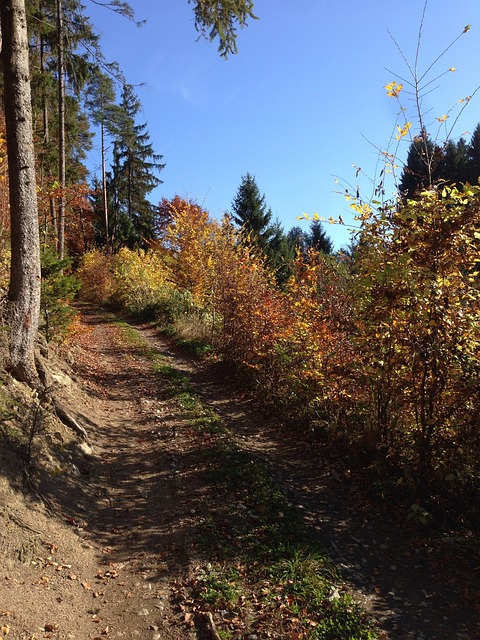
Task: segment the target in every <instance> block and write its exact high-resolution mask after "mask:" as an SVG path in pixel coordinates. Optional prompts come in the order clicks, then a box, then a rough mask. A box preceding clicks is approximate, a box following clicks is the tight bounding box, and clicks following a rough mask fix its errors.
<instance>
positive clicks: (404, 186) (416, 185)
mask: <svg viewBox="0 0 480 640" xmlns="http://www.w3.org/2000/svg"><path fill="white" fill-rule="evenodd" d="M441 158H442V152H441V149H440V148H439V147H438V146H437V145H436V144H434V143H433V142H432V140H431V139H430V136H429V135H428V133H427V132H426V131H423V132H422V133H421V134H420V135H419V136H416V138H415V140H414V141H413V142H412V144H411V145H410V148H409V150H408V154H407V162H406V164H405V167H404V169H403V171H402V175H401V178H400V184H399V191H400V193H401V195H402V196H403V197H404V198H407V199H411V198H414V197H415V195H416V194H418V192H419V191H421V190H422V189H426V188H428V187H430V186H431V185H433V184H434V183H435V181H436V180H437V178H438V176H439V168H440V161H441Z"/></svg>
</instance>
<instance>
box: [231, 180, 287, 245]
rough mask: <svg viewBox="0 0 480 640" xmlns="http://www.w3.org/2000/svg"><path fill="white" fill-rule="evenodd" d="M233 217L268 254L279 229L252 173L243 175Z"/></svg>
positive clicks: (233, 205)
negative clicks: (273, 221) (273, 222)
mask: <svg viewBox="0 0 480 640" xmlns="http://www.w3.org/2000/svg"><path fill="white" fill-rule="evenodd" d="M232 218H233V221H234V222H235V223H236V224H237V225H238V226H239V227H241V228H242V230H243V231H244V233H245V236H248V237H249V238H250V240H251V241H252V242H254V243H255V244H256V245H257V246H258V247H259V248H260V249H261V250H262V251H263V252H264V253H265V254H268V247H269V245H270V243H271V242H272V240H273V238H274V237H275V235H276V233H277V232H278V230H277V228H276V227H275V225H274V224H271V221H272V211H271V209H269V208H267V205H266V201H265V196H264V195H261V193H260V189H259V188H258V185H257V183H256V181H255V178H254V176H252V175H251V174H250V173H247V174H246V175H245V176H243V177H242V182H241V184H240V187H239V188H238V191H237V195H236V196H235V199H234V201H233V203H232Z"/></svg>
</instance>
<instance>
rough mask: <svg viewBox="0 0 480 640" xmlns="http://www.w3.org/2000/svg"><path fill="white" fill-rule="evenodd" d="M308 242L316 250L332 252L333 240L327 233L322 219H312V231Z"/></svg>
mask: <svg viewBox="0 0 480 640" xmlns="http://www.w3.org/2000/svg"><path fill="white" fill-rule="evenodd" d="M307 244H308V246H309V247H310V248H312V249H315V250H316V251H322V252H323V253H327V254H330V253H332V251H333V242H332V240H331V238H330V237H329V236H328V235H327V233H326V231H325V229H324V228H323V225H322V223H321V222H320V220H312V222H311V223H310V233H309V234H308V236H307Z"/></svg>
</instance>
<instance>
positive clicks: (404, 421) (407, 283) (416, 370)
mask: <svg viewBox="0 0 480 640" xmlns="http://www.w3.org/2000/svg"><path fill="white" fill-rule="evenodd" d="M362 217H363V222H362V226H363V228H362V234H361V242H360V247H359V250H358V259H357V261H356V290H355V293H356V297H355V300H356V309H355V313H356V322H357V327H358V329H357V332H356V336H355V340H356V348H357V352H358V358H359V362H360V364H361V366H360V367H359V368H358V369H357V373H356V379H357V382H358V385H359V386H360V387H361V388H364V389H366V390H367V392H368V396H369V406H370V418H369V423H370V427H371V428H373V429H374V430H375V431H376V433H377V435H378V438H379V440H382V441H383V442H384V443H386V444H388V446H389V448H390V451H391V455H392V456H394V457H395V459H396V461H397V463H401V462H402V460H403V462H404V464H406V465H409V466H410V468H413V469H415V473H416V478H417V479H418V480H419V481H421V480H422V478H423V477H424V476H425V475H430V474H431V473H432V472H439V471H440V472H442V473H445V474H446V473H448V471H449V469H450V470H451V469H452V468H458V466H459V464H462V463H460V462H459V456H460V457H462V458H463V463H464V462H465V460H466V458H465V456H464V452H465V451H469V452H470V454H469V455H470V458H471V457H472V453H473V452H475V453H473V458H476V459H477V460H478V457H477V454H478V444H477V438H478V427H479V419H478V406H479V402H480V326H479V322H478V321H479V302H480V292H479V288H478V271H477V268H478V251H479V240H480V234H479V232H478V229H479V228H480V189H479V188H478V187H469V186H468V185H467V186H466V187H465V188H464V189H463V190H462V191H459V190H457V189H456V188H449V187H445V188H443V189H432V190H429V191H425V192H423V193H422V194H421V196H420V197H419V199H418V200H408V201H407V202H406V203H404V204H402V205H400V206H398V207H391V208H387V209H380V210H378V211H370V212H365V211H364V212H363V214H362ZM471 461H472V462H473V459H472V460H471ZM474 464H475V465H477V462H475V463H474Z"/></svg>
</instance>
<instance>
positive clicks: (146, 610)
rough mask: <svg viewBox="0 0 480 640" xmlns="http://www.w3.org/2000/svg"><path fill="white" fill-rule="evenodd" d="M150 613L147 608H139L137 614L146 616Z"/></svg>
mask: <svg viewBox="0 0 480 640" xmlns="http://www.w3.org/2000/svg"><path fill="white" fill-rule="evenodd" d="M149 614H150V611H149V610H148V609H140V611H139V612H138V614H137V615H139V616H148V615H149Z"/></svg>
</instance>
